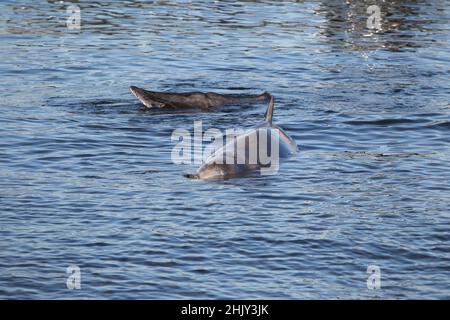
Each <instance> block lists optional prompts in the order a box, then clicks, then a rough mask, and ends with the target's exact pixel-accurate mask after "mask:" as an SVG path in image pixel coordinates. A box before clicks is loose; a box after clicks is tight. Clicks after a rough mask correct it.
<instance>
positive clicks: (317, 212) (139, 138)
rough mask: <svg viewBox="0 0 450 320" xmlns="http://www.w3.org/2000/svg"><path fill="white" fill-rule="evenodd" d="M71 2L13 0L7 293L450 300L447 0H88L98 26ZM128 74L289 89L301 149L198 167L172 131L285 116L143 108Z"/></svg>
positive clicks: (195, 84)
mask: <svg viewBox="0 0 450 320" xmlns="http://www.w3.org/2000/svg"><path fill="white" fill-rule="evenodd" d="M377 2H378V5H379V6H380V9H381V18H382V20H381V28H382V29H381V30H380V31H378V32H374V31H372V30H369V29H368V28H367V26H366V20H367V17H368V14H367V12H366V9H367V7H368V6H369V5H371V4H374V3H377ZM70 4H71V3H69V2H62V1H61V2H60V1H47V2H45V1H2V2H1V4H0V39H1V42H0V48H1V49H0V57H1V59H0V75H1V76H0V97H1V100H0V110H1V113H0V156H1V158H0V159H1V160H0V235H1V236H0V298H7V299H16V298H26V299H28V298H32V299H36V298H51V299H53V298H58V299H72V298H101V299H104V298H126V299H127V298H146V299H156V298H158V299H167V298H172V299H173V298H175V299H179V298H194V299H197V298H275V299H278V298H289V299H290V298H295V299H305V298H332V299H345V298H369V299H372V298H375V299H378V298H389V299H392V298H393V299H397V298H435V299H436V298H438V299H442V298H450V277H449V276H450V245H449V243H450V242H449V241H450V234H449V231H450V230H449V224H450V212H449V208H450V187H449V186H450V184H449V181H450V165H449V161H450V150H449V146H450V117H449V115H450V87H449V83H450V82H449V79H450V49H449V37H450V25H449V21H450V12H449V3H448V2H447V1H439V0H438V1H421V0H417V1H413V0H410V1H347V3H346V2H345V1H306V0H305V1H215V2H213V1H146V2H144V1H79V2H75V3H74V4H76V5H78V6H79V7H80V8H81V30H68V29H67V27H66V19H67V17H68V13H67V11H66V9H67V6H68V5H70ZM130 85H136V86H141V87H144V88H147V89H153V90H161V91H180V92H181V91H193V90H196V91H197V90H198V91H215V92H220V93H233V94H255V93H260V92H263V91H265V90H267V91H270V92H272V93H273V94H274V95H275V97H276V98H277V104H276V109H275V116H274V118H275V122H276V123H277V124H279V125H280V126H281V127H283V128H284V129H285V130H286V131H287V132H288V133H289V134H290V135H291V136H292V137H293V138H295V140H296V141H297V143H298V145H299V148H300V152H299V153H298V154H297V155H296V156H294V157H293V158H291V159H290V160H289V161H288V162H286V163H284V164H283V165H282V167H281V170H280V172H279V174H278V175H276V176H272V177H257V178H248V179H234V180H229V181H224V182H220V183H219V182H202V181H193V180H189V179H186V178H184V177H183V173H186V172H193V171H194V170H195V169H196V167H197V166H196V165H175V164H173V163H172V162H171V159H170V154H171V150H172V148H173V147H174V145H175V142H174V141H172V140H171V138H170V136H171V133H172V131H173V130H174V129H176V128H185V129H187V130H190V131H192V130H193V126H194V121H197V120H202V121H203V129H204V130H206V129H208V128H213V127H214V128H218V129H221V130H224V129H226V128H231V127H249V126H252V125H254V124H256V123H259V122H260V121H261V120H262V118H263V115H264V111H265V108H266V106H265V105H251V106H243V107H238V106H231V107H226V108H221V109H218V110H215V111H213V112H203V113H201V112H198V111H167V112H166V111H161V110H159V111H158V110H144V109H143V108H142V106H141V105H140V104H139V103H138V102H137V100H136V99H135V98H134V97H133V96H132V95H131V93H130V92H129V90H128V87H129V86H130ZM73 264H75V265H78V266H79V267H80V268H81V289H80V290H69V289H67V287H66V279H67V276H68V274H66V268H67V267H68V266H69V265H73ZM370 265H373V266H378V267H379V268H380V270H381V289H380V290H369V289H368V288H367V284H366V280H367V277H368V276H369V275H368V274H367V268H368V266H370Z"/></svg>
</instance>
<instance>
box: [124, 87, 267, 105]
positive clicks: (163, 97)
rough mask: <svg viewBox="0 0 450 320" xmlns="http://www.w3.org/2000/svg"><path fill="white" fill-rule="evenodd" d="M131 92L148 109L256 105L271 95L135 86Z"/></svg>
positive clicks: (131, 88)
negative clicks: (162, 89)
mask: <svg viewBox="0 0 450 320" xmlns="http://www.w3.org/2000/svg"><path fill="white" fill-rule="evenodd" d="M130 90H131V92H132V93H133V94H134V95H135V96H136V98H138V99H139V101H140V102H141V103H142V104H143V105H144V106H146V107H147V108H167V107H169V108H186V109H187V108H198V109H205V110H206V109H212V108H217V107H222V106H226V105H233V104H242V103H256V102H265V101H268V100H269V99H270V97H271V95H270V93H268V92H264V93H262V94H260V95H248V96H244V95H242V96H241V95H224V94H218V93H213V92H207V93H203V92H189V93H170V92H156V91H148V90H144V89H141V88H138V87H135V86H131V87H130Z"/></svg>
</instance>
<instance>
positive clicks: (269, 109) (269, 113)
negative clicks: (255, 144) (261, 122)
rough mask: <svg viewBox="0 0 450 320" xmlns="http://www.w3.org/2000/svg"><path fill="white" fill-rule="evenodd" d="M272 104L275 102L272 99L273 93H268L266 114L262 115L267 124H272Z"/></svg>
mask: <svg viewBox="0 0 450 320" xmlns="http://www.w3.org/2000/svg"><path fill="white" fill-rule="evenodd" d="M274 104H275V101H274V98H273V95H270V103H269V106H268V107H267V111H266V114H265V115H264V117H265V118H266V122H267V123H268V124H269V125H271V124H272V116H273V107H274Z"/></svg>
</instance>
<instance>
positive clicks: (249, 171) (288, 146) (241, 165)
mask: <svg viewBox="0 0 450 320" xmlns="http://www.w3.org/2000/svg"><path fill="white" fill-rule="evenodd" d="M273 110H274V98H273V97H271V100H270V104H269V107H268V108H267V111H266V114H265V120H264V122H263V123H262V124H260V125H259V126H257V127H255V128H252V129H250V130H248V131H246V132H245V133H244V134H241V135H238V136H236V137H235V138H234V140H232V141H230V142H227V143H226V144H225V145H224V146H223V147H221V148H220V149H218V150H216V152H214V153H213V154H212V155H211V156H210V157H209V158H208V159H206V161H205V163H204V164H203V165H202V166H201V167H200V168H199V169H198V170H197V172H196V174H188V175H185V176H186V177H188V178H192V179H202V180H226V179H231V178H238V177H244V176H249V175H253V174H258V173H261V169H262V168H267V167H270V166H271V165H267V162H261V161H260V160H259V158H258V161H256V162H254V163H253V164H250V162H253V161H249V154H250V152H251V151H253V152H256V154H257V153H258V152H259V151H261V152H263V153H264V152H265V154H267V155H268V154H271V157H272V162H273V161H275V162H276V165H277V171H278V164H279V160H281V159H283V158H287V157H289V156H291V155H293V154H294V153H296V152H297V144H296V142H295V141H294V139H292V138H291V137H290V136H289V135H288V134H287V133H286V132H284V130H283V129H281V128H280V127H279V126H277V125H275V124H273V123H272V117H273ZM274 132H276V133H278V134H277V135H275V136H276V137H277V141H278V146H279V147H278V151H279V152H278V156H277V157H276V159H275V158H274V155H273V154H272V151H271V149H272V150H273V147H272V146H271V139H270V137H269V138H266V142H267V143H266V144H265V145H264V143H261V144H262V145H260V143H259V141H260V140H259V139H260V138H259V137H260V136H261V135H268V136H269V135H272V134H274ZM251 134H256V135H257V136H258V140H256V141H258V142H255V140H254V142H255V143H251V142H249V139H248V137H249V135H251ZM239 141H240V142H241V143H239ZM245 142H247V144H246V143H245ZM239 148H240V149H239ZM238 158H240V161H237V159H238ZM223 159H231V161H230V162H227V161H223Z"/></svg>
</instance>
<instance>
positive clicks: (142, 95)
mask: <svg viewBox="0 0 450 320" xmlns="http://www.w3.org/2000/svg"><path fill="white" fill-rule="evenodd" d="M130 91H131V93H132V94H134V96H135V97H136V98H138V99H139V101H140V102H142V104H143V105H144V106H146V107H147V108H162V107H164V106H165V104H164V103H162V102H158V101H156V100H155V98H154V97H153V96H152V95H151V93H150V92H148V91H147V90H144V89H141V88H138V87H135V86H131V87H130Z"/></svg>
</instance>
